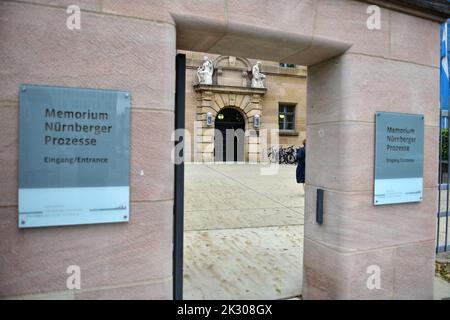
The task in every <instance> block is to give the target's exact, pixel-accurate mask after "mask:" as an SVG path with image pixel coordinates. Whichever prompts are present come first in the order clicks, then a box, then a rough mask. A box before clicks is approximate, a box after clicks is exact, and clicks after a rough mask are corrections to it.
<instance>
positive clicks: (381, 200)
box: [374, 112, 424, 205]
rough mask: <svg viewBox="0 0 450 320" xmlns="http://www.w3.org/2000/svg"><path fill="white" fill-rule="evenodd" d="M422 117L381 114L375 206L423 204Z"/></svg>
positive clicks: (379, 120)
mask: <svg viewBox="0 0 450 320" xmlns="http://www.w3.org/2000/svg"><path fill="white" fill-rule="evenodd" d="M423 143H424V117H423V115H413V114H401V113H388V112H378V113H377V114H376V135H375V182H374V204H375V205H381V204H393V203H406V202H419V201H422V192H423Z"/></svg>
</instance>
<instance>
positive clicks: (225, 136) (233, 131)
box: [214, 108, 245, 162]
mask: <svg viewBox="0 0 450 320" xmlns="http://www.w3.org/2000/svg"><path fill="white" fill-rule="evenodd" d="M244 140H245V120H244V117H243V116H242V115H241V113H240V112H239V111H237V110H236V109H233V108H224V109H222V110H220V112H219V113H218V114H217V116H216V120H215V131H214V160H215V161H219V162H222V161H223V162H225V161H234V162H237V161H245V158H244V145H245V143H244Z"/></svg>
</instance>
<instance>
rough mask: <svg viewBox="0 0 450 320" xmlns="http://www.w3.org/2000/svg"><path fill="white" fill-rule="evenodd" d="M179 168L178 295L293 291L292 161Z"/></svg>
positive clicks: (295, 202) (295, 222) (297, 256)
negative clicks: (266, 166)
mask: <svg viewBox="0 0 450 320" xmlns="http://www.w3.org/2000/svg"><path fill="white" fill-rule="evenodd" d="M260 169H261V166H259V165H252V164H216V165H214V164H211V165H206V164H187V165H186V168H185V238H184V241H185V249H184V254H185V258H184V263H185V265H184V272H185V276H184V298H185V299H282V298H290V297H295V296H298V295H300V294H301V287H302V263H303V204H304V196H303V192H302V191H301V187H300V185H298V184H297V183H296V181H295V166H292V165H283V166H280V168H279V171H278V173H277V174H275V175H266V176H265V175H261V174H260Z"/></svg>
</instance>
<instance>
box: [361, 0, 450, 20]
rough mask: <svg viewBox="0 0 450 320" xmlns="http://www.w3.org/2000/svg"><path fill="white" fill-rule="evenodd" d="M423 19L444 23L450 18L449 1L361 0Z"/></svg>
mask: <svg viewBox="0 0 450 320" xmlns="http://www.w3.org/2000/svg"><path fill="white" fill-rule="evenodd" d="M360 1H363V2H368V3H372V4H376V5H379V6H381V7H385V8H388V9H392V10H396V11H401V12H405V13H408V14H412V15H415V16H419V17H422V18H426V19H430V20H435V21H441V22H444V21H446V20H447V19H449V18H450V2H449V1H448V0H360Z"/></svg>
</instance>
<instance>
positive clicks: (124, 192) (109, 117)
mask: <svg viewBox="0 0 450 320" xmlns="http://www.w3.org/2000/svg"><path fill="white" fill-rule="evenodd" d="M129 111H130V95H129V93H127V92H121V91H112V90H94V89H78V88H63V87H48V86H35V85H24V86H22V89H21V93H20V124H19V126H20V130H19V131H20V133H19V135H20V140H19V141H20V143H19V167H20V168H19V169H20V170H19V227H22V228H27V227H39V226H55V225H73V224H91V223H106V222H124V221H128V220H129V165H130V162H129V158H130V157H129V156H130V147H129V142H130V141H129V139H130V138H129V131H130V116H129Z"/></svg>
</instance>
